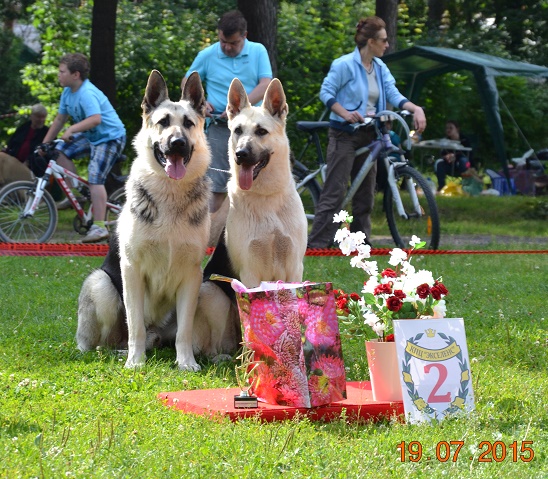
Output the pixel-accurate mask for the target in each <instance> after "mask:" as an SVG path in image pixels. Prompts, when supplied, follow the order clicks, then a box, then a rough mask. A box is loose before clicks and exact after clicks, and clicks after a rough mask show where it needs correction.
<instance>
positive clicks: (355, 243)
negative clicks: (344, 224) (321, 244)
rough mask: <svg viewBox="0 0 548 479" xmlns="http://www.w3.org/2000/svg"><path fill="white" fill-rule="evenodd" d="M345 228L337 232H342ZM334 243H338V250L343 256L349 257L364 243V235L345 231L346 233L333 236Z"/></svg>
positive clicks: (359, 232)
mask: <svg viewBox="0 0 548 479" xmlns="http://www.w3.org/2000/svg"><path fill="white" fill-rule="evenodd" d="M345 229H346V228H344V229H342V230H339V231H344V230H345ZM335 241H338V243H339V248H340V250H341V251H342V253H343V254H344V255H345V256H348V255H350V254H351V253H353V252H354V251H356V250H357V249H358V248H359V247H361V246H362V245H363V243H364V241H365V233H363V232H362V231H356V232H355V233H351V232H349V231H348V229H346V233H342V234H338V232H337V234H335Z"/></svg>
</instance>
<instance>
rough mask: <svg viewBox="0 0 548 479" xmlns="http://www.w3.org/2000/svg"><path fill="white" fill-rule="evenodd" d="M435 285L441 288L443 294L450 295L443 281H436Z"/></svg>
mask: <svg viewBox="0 0 548 479" xmlns="http://www.w3.org/2000/svg"><path fill="white" fill-rule="evenodd" d="M435 286H437V287H438V288H439V290H440V292H441V294H443V295H448V294H449V291H447V288H446V287H445V285H444V284H443V283H440V282H439V281H436V284H435Z"/></svg>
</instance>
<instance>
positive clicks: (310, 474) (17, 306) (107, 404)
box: [0, 254, 548, 479]
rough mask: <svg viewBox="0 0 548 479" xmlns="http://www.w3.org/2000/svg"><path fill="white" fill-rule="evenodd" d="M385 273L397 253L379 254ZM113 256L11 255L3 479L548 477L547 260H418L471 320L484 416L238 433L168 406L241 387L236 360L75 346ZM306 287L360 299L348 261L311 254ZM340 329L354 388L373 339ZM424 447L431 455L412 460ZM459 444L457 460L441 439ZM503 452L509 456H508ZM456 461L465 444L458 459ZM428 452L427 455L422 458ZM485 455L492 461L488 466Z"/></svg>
mask: <svg viewBox="0 0 548 479" xmlns="http://www.w3.org/2000/svg"><path fill="white" fill-rule="evenodd" d="M376 259H377V260H378V261H379V264H381V265H384V264H385V261H386V257H381V256H379V257H376ZM101 261H102V258H96V257H92V258H86V257H40V258H37V257H0V266H1V271H2V277H3V287H2V289H1V293H0V311H2V325H3V328H2V330H1V332H0V387H1V390H2V395H1V399H0V425H1V427H0V477H5V478H10V479H11V478H19V477H22V478H33V477H39V478H42V477H43V478H61V477H76V478H113V477H115V478H125V477H132V478H135V477H139V478H152V477H154V478H182V477H192V478H213V477H215V478H241V477H245V478H259V477H260V478H274V477H288V478H304V477H307V478H398V479H399V478H402V477H413V478H428V479H434V478H446V477H458V478H502V477H512V478H514V479H518V478H523V479H531V478H535V479H536V478H538V479H540V478H546V477H548V451H547V444H548V407H547V402H548V401H547V399H546V398H547V397H548V324H547V321H548V319H547V311H546V297H547V296H548V282H547V281H546V271H547V270H548V255H546V254H480V255H477V254H476V255H466V254H457V255H449V254H440V255H423V256H420V255H418V256H416V257H415V259H414V260H413V261H414V262H415V265H416V266H420V267H424V268H425V269H429V270H431V271H433V272H434V273H435V275H443V280H444V283H445V285H446V286H447V288H448V289H449V292H450V295H449V296H448V317H462V318H464V320H465V327H466V333H467V339H468V349H469V354H470V360H471V372H472V381H473V387H474V392H475V400H476V410H475V411H474V412H473V413H471V414H470V415H469V416H468V417H466V418H460V419H450V420H447V421H445V422H442V423H440V424H433V425H407V424H404V423H402V422H400V421H398V420H396V419H394V418H393V419H391V420H386V421H382V422H379V423H369V422H365V423H360V424H357V423H354V422H349V421H345V419H344V418H341V419H340V420H338V421H335V422H332V423H321V422H319V423H315V422H312V421H310V420H308V419H300V420H291V421H285V422H277V423H268V424H263V423H260V422H259V421H258V420H255V419H249V420H243V421H240V422H237V423H232V422H230V421H229V420H227V419H221V418H218V419H215V420H210V419H206V418H204V417H200V416H194V415H185V414H183V413H181V412H179V411H173V410H170V409H168V408H166V407H164V406H163V405H162V404H161V402H160V401H159V400H158V399H157V394H158V393H159V392H161V391H178V390H183V389H208V388H222V387H235V386H236V382H235V378H234V373H233V366H234V365H233V363H231V362H225V363H222V364H220V365H214V364H211V363H209V362H207V361H205V360H204V359H203V358H200V363H201V365H202V368H203V369H202V371H200V372H198V373H191V372H180V371H178V370H177V369H176V368H175V367H174V359H175V354H174V351H173V350H172V349H164V350H157V351H153V352H152V353H149V358H148V360H147V363H146V366H145V367H144V368H142V369H141V370H137V371H133V370H127V369H125V368H124V367H123V366H124V359H123V358H121V357H119V356H118V355H117V354H115V353H114V352H111V351H107V350H101V351H94V352H90V353H85V354H82V353H80V352H78V351H77V350H76V345H75V341H74V334H75V331H76V323H77V298H78V293H79V290H80V286H81V284H82V281H83V279H84V278H85V276H86V275H87V274H88V273H89V272H90V271H91V270H92V269H93V268H94V267H97V266H98V265H100V263H101ZM305 279H307V280H311V281H328V280H329V281H332V282H333V283H334V285H335V287H337V288H343V289H345V290H348V291H352V290H356V289H357V288H359V285H360V284H361V282H362V281H363V279H364V278H363V277H361V276H360V274H359V271H357V270H353V269H352V268H351V267H350V265H349V263H348V258H344V257H306V258H305ZM342 333H343V353H344V358H345V364H346V366H347V375H348V379H349V380H366V379H368V372H367V362H366V358H365V348H364V344H363V339H362V338H359V337H348V336H346V335H344V330H343V331H342ZM402 441H405V443H406V444H407V445H408V444H409V443H410V442H411V441H415V443H414V444H415V445H417V444H419V443H420V445H421V446H422V448H423V458H422V460H421V461H419V462H412V461H411V460H410V455H409V454H406V455H405V457H404V460H403V461H402V460H401V452H400V450H399V449H398V445H399V444H401V443H402ZM444 441H445V442H448V443H450V442H451V441H464V446H463V450H462V451H461V453H460V454H459V456H458V458H457V460H456V461H454V462H453V461H452V460H451V459H449V460H448V461H447V462H442V461H440V460H437V459H435V457H436V455H435V449H436V446H437V445H438V444H443V442H444ZM496 441H501V442H503V443H504V444H505V445H506V447H507V451H510V449H509V448H510V445H511V444H512V443H513V442H514V441H516V444H517V445H518V447H520V446H521V445H522V444H523V441H531V443H530V447H531V448H532V450H533V453H534V458H533V460H532V461H531V462H525V461H523V460H521V459H520V455H519V453H518V456H517V457H516V460H514V458H513V457H512V454H510V452H508V454H507V455H506V457H505V458H504V459H501V458H500V457H498V459H499V460H498V461H495V460H491V461H490V462H481V461H480V455H481V453H482V451H485V449H486V447H487V446H482V447H481V446H480V444H481V443H482V442H486V443H487V444H491V445H492V444H494V443H495V442H496ZM499 451H500V449H499ZM452 452H454V450H453V451H452ZM428 456H430V457H432V459H431V460H430V461H428V460H426V459H425V458H426V457H428ZM492 457H493V456H492V455H487V456H486V459H492Z"/></svg>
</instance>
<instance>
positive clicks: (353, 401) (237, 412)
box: [158, 381, 404, 421]
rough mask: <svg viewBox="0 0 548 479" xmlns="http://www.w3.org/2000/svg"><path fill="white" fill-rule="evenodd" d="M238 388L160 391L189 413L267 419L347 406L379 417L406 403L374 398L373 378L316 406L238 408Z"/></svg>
mask: <svg viewBox="0 0 548 479" xmlns="http://www.w3.org/2000/svg"><path fill="white" fill-rule="evenodd" d="M239 393H240V390H239V389H238V388H230V389H199V390H192V391H176V392H163V393H160V394H158V399H160V400H161V401H162V402H163V403H164V405H166V406H168V407H172V408H174V409H179V410H180V411H183V412H185V413H193V414H199V415H203V416H209V417H212V418H214V417H219V416H221V417H222V416H228V417H230V419H232V420H233V421H235V420H237V419H240V418H245V417H259V418H261V419H263V420H265V421H276V420H277V421H281V420H284V419H291V418H293V417H294V416H295V415H297V414H299V415H303V416H307V417H309V418H310V419H312V420H323V421H331V420H335V419H338V418H339V417H340V416H341V413H342V412H343V410H344V415H345V417H346V418H348V419H349V420H353V421H355V420H358V419H362V420H379V419H383V418H390V417H392V416H394V415H396V416H398V415H403V414H404V411H403V403H402V402H401V401H400V402H380V401H374V400H373V394H372V392H371V384H370V383H369V381H361V382H359V381H354V382H347V383H346V395H347V399H345V400H344V401H340V402H336V403H332V404H329V405H327V406H320V407H316V408H311V409H308V408H296V407H286V406H277V405H272V404H265V403H262V402H259V407H258V408H257V409H235V408H234V396H235V395H237V394H239Z"/></svg>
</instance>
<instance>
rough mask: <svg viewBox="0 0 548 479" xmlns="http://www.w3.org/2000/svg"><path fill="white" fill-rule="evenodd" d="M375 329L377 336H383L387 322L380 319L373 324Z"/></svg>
mask: <svg viewBox="0 0 548 479" xmlns="http://www.w3.org/2000/svg"><path fill="white" fill-rule="evenodd" d="M371 327H372V328H373V331H374V332H375V334H376V335H377V336H382V333H383V331H384V330H385V329H386V324H385V323H384V322H381V321H378V322H376V323H375V324H374V325H373V326H371Z"/></svg>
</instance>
